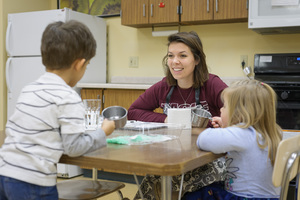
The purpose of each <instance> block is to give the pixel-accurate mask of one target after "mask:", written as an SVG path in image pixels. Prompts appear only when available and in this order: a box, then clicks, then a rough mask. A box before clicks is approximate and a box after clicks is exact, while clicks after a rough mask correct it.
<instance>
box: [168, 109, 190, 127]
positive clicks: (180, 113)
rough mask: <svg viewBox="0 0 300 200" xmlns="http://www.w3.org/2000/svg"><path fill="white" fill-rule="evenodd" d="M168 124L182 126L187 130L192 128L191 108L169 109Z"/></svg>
mask: <svg viewBox="0 0 300 200" xmlns="http://www.w3.org/2000/svg"><path fill="white" fill-rule="evenodd" d="M168 123H172V124H182V125H184V128H185V129H190V128H192V125H191V108H169V109H168Z"/></svg>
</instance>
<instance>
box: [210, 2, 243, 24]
mask: <svg viewBox="0 0 300 200" xmlns="http://www.w3.org/2000/svg"><path fill="white" fill-rule="evenodd" d="M214 7H215V12H214V20H227V19H228V20H241V21H247V19H248V0H215V5H214Z"/></svg>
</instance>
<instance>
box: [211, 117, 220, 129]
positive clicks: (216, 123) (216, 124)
mask: <svg viewBox="0 0 300 200" xmlns="http://www.w3.org/2000/svg"><path fill="white" fill-rule="evenodd" d="M211 124H212V125H213V127H214V128H221V127H222V119H221V117H213V118H212V121H211Z"/></svg>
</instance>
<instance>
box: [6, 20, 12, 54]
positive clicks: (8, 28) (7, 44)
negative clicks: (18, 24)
mask: <svg viewBox="0 0 300 200" xmlns="http://www.w3.org/2000/svg"><path fill="white" fill-rule="evenodd" d="M11 25H12V23H11V22H8V24H7V29H6V52H7V54H8V55H9V56H10V55H11V51H10V47H9V41H10V32H11Z"/></svg>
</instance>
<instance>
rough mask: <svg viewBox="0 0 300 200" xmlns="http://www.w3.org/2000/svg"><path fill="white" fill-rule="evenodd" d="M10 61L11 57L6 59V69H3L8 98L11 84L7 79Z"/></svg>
mask: <svg viewBox="0 0 300 200" xmlns="http://www.w3.org/2000/svg"><path fill="white" fill-rule="evenodd" d="M11 61H12V58H8V59H7V61H6V70H5V75H6V85H7V92H8V98H11V85H10V80H9V68H10V63H11Z"/></svg>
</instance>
